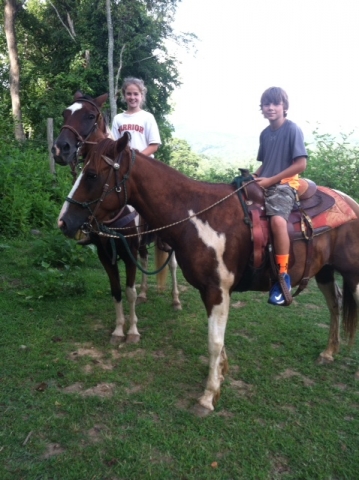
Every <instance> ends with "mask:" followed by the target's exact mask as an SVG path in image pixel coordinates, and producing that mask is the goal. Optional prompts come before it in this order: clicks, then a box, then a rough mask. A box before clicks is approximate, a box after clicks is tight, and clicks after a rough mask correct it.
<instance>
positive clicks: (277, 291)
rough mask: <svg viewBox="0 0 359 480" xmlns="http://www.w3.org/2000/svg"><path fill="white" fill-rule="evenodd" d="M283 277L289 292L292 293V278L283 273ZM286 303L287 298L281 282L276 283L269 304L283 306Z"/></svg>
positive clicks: (270, 293)
mask: <svg viewBox="0 0 359 480" xmlns="http://www.w3.org/2000/svg"><path fill="white" fill-rule="evenodd" d="M281 275H282V276H283V278H284V280H285V283H286V285H287V287H288V291H289V292H290V291H291V290H292V286H291V284H290V276H289V275H288V273H282V274H281ZM284 302H285V298H284V295H283V292H282V289H281V287H280V284H279V282H276V283H275V284H274V285H273V287H272V288H271V290H270V292H269V299H268V303H271V304H272V305H283V304H284Z"/></svg>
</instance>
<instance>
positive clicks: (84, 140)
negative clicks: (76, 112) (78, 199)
mask: <svg viewBox="0 0 359 480" xmlns="http://www.w3.org/2000/svg"><path fill="white" fill-rule="evenodd" d="M77 101H78V102H86V103H89V104H90V105H92V106H93V107H94V108H95V109H96V111H97V115H96V119H95V123H94V124H93V125H92V127H91V129H90V131H89V132H88V133H87V134H86V135H84V137H85V138H84V137H83V136H82V135H81V134H80V133H79V132H78V131H77V130H76V129H75V128H74V127H72V126H71V125H63V126H62V127H61V130H60V132H62V130H64V129H67V130H70V131H71V132H72V133H73V134H74V135H75V137H76V140H77V144H76V153H75V159H74V160H73V162H72V165H71V172H72V174H73V175H74V176H75V175H76V172H75V168H76V166H77V165H78V164H79V162H80V160H79V155H80V151H81V148H82V147H83V146H84V145H85V144H88V145H96V144H97V142H91V141H90V140H88V139H89V137H90V136H91V135H92V134H93V133H94V132H95V131H96V129H97V127H98V122H99V120H100V119H101V118H102V113H101V111H100V109H99V108H98V106H97V105H96V103H95V102H93V101H92V100H89V99H88V98H83V97H81V98H78V99H77Z"/></svg>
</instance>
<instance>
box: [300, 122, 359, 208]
mask: <svg viewBox="0 0 359 480" xmlns="http://www.w3.org/2000/svg"><path fill="white" fill-rule="evenodd" d="M313 135H314V144H313V146H311V145H307V150H308V154H309V160H308V165H307V169H306V171H305V172H304V174H303V176H304V177H307V178H310V179H312V180H314V181H315V182H316V183H317V184H318V185H323V186H326V187H330V188H334V189H337V190H340V191H342V192H344V193H346V194H348V195H350V196H351V197H353V198H354V199H355V200H357V201H358V200H359V189H358V179H359V147H358V146H356V145H354V144H353V143H350V142H349V138H350V135H351V134H349V135H346V134H341V139H340V140H337V139H335V137H334V136H332V135H329V134H319V133H318V131H317V130H316V131H314V132H313Z"/></svg>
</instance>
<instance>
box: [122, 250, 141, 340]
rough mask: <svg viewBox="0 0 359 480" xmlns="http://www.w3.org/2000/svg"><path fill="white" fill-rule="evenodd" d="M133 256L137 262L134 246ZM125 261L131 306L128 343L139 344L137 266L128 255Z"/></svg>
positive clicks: (128, 297) (127, 294)
mask: <svg viewBox="0 0 359 480" xmlns="http://www.w3.org/2000/svg"><path fill="white" fill-rule="evenodd" d="M129 243H130V242H129ZM132 255H133V257H134V258H135V259H136V260H137V248H136V247H135V246H132ZM123 261H124V263H125V266H126V297H127V301H128V304H129V313H130V314H129V329H128V331H127V337H126V343H138V342H139V341H140V334H139V331H138V330H137V322H138V319H137V315H136V300H137V292H136V286H135V282H136V265H135V264H134V263H133V261H132V259H131V258H130V257H129V256H128V255H123Z"/></svg>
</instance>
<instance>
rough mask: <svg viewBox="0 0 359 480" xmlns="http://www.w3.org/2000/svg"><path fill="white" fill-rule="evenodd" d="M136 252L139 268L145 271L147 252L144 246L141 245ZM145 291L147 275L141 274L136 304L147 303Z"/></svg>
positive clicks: (146, 267) (146, 288) (146, 268)
mask: <svg viewBox="0 0 359 480" xmlns="http://www.w3.org/2000/svg"><path fill="white" fill-rule="evenodd" d="M138 251H139V254H140V262H141V267H142V268H143V270H145V271H147V270H148V250H147V248H146V246H145V245H141V247H140V248H139V250H138ZM147 290H148V284H147V275H146V274H145V273H143V272H142V280H141V286H140V293H139V294H138V296H137V304H140V303H145V302H147Z"/></svg>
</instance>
